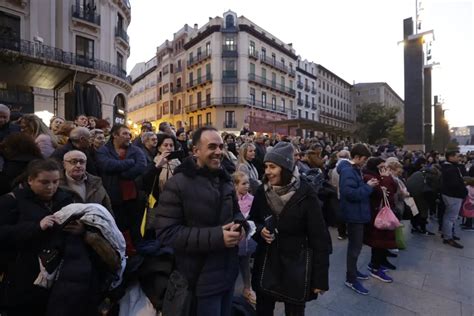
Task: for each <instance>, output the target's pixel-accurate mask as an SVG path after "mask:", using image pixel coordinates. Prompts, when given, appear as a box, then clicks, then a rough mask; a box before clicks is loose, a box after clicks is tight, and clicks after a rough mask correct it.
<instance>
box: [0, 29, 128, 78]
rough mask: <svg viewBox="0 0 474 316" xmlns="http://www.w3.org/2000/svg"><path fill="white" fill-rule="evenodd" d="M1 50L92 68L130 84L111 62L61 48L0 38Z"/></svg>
mask: <svg viewBox="0 0 474 316" xmlns="http://www.w3.org/2000/svg"><path fill="white" fill-rule="evenodd" d="M0 49H7V50H12V51H16V52H18V53H20V54H22V55H25V56H28V57H32V58H41V59H43V60H49V61H53V62H58V63H62V64H66V65H75V66H82V67H87V68H91V69H94V70H97V71H101V72H105V73H108V74H110V75H113V76H116V77H119V78H122V79H124V80H126V81H127V82H130V80H129V78H127V72H126V71H125V70H124V69H122V68H121V67H118V66H117V65H113V64H111V63H109V62H106V61H103V60H100V59H96V58H94V57H92V56H81V55H76V54H73V53H70V52H65V51H63V50H62V49H60V48H56V47H52V46H48V45H44V44H40V43H36V42H30V41H27V40H23V39H11V38H5V37H3V38H2V37H0ZM0 53H1V52H0Z"/></svg>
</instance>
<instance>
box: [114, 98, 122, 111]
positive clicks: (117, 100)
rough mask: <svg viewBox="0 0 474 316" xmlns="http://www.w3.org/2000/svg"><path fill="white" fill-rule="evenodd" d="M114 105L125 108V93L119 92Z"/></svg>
mask: <svg viewBox="0 0 474 316" xmlns="http://www.w3.org/2000/svg"><path fill="white" fill-rule="evenodd" d="M114 105H115V106H116V107H117V109H120V110H125V97H124V96H123V94H117V95H116V96H115V99H114Z"/></svg>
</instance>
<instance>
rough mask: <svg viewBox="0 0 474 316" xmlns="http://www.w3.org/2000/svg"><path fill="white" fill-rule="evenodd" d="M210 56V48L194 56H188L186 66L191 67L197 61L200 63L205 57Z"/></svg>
mask: <svg viewBox="0 0 474 316" xmlns="http://www.w3.org/2000/svg"><path fill="white" fill-rule="evenodd" d="M210 57H211V50H209V51H205V52H204V53H201V54H198V55H196V56H194V57H193V58H190V59H189V60H188V67H192V66H194V65H195V64H197V63H200V62H201V61H204V60H206V59H207V58H210Z"/></svg>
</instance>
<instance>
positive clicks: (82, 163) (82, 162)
mask: <svg viewBox="0 0 474 316" xmlns="http://www.w3.org/2000/svg"><path fill="white" fill-rule="evenodd" d="M64 161H65V162H68V163H70V164H71V165H77V164H78V163H79V164H80V165H85V164H86V163H87V160H85V159H71V160H64Z"/></svg>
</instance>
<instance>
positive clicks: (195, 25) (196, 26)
mask: <svg viewBox="0 0 474 316" xmlns="http://www.w3.org/2000/svg"><path fill="white" fill-rule="evenodd" d="M194 29H195V30H196V31H197V29H198V24H197V23H194Z"/></svg>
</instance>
